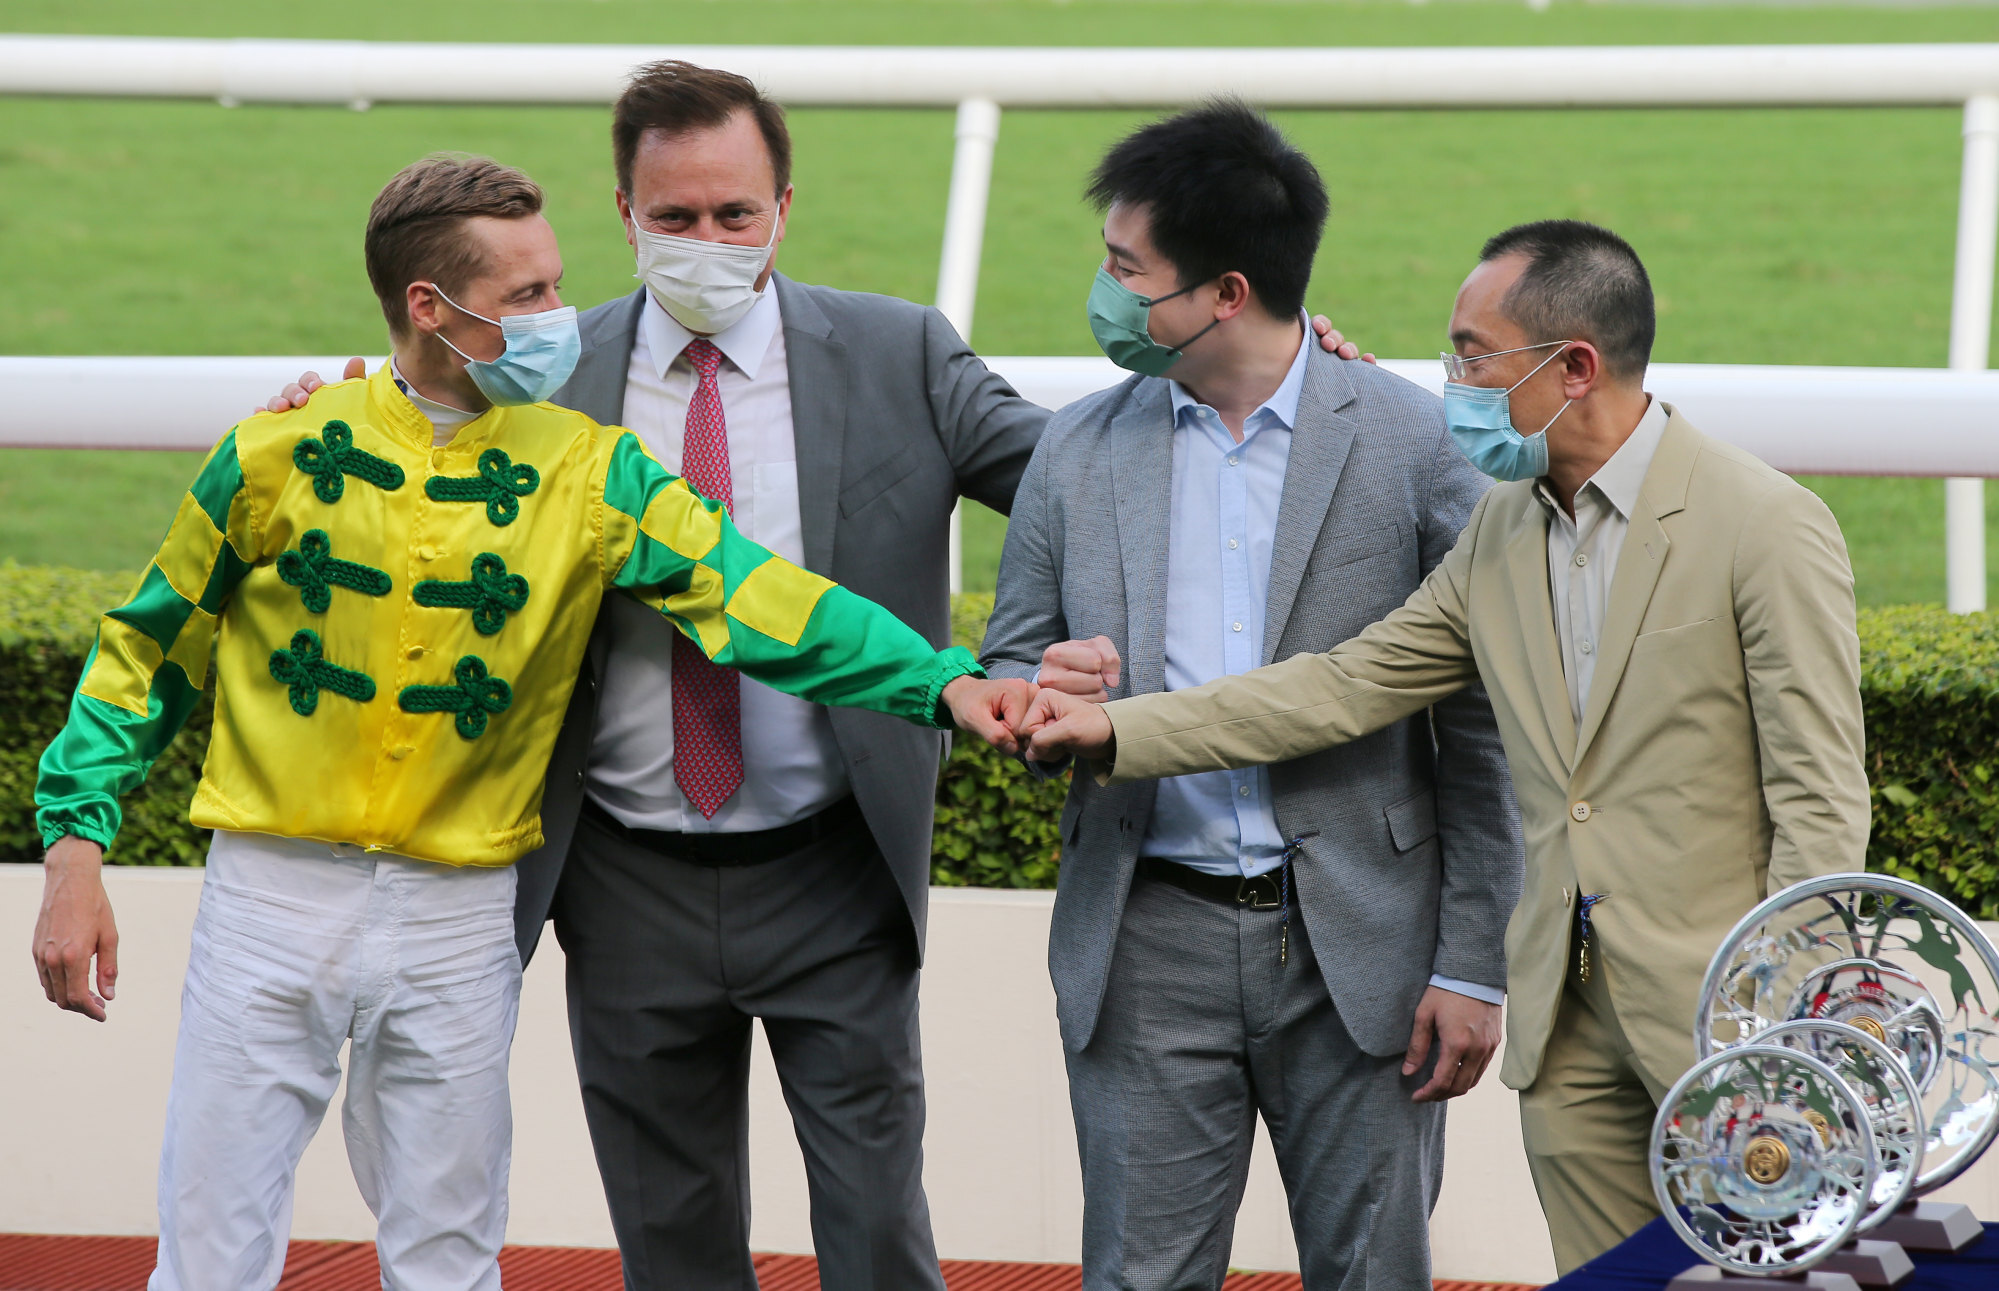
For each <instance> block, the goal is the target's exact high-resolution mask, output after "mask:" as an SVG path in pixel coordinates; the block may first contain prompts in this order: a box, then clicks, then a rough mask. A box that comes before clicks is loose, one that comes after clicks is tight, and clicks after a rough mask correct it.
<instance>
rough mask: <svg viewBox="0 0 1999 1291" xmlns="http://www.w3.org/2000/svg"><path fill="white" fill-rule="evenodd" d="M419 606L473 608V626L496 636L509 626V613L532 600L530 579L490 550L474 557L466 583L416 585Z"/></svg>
mask: <svg viewBox="0 0 1999 1291" xmlns="http://www.w3.org/2000/svg"><path fill="white" fill-rule="evenodd" d="M414 595H415V597H416V603H417V604H418V605H426V606H429V607H430V608H431V609H434V610H470V611H472V626H473V627H475V628H477V629H478V630H479V635H481V636H488V637H489V636H492V635H493V634H494V633H495V632H498V631H499V630H500V629H501V628H503V627H505V626H507V615H509V614H518V613H520V611H521V607H522V606H524V605H526V604H527V603H528V580H527V579H525V578H522V577H521V576H520V575H519V574H509V573H508V572H507V562H506V561H504V560H502V559H500V558H499V557H498V556H496V555H494V554H493V553H492V552H490V551H482V552H480V553H479V554H478V555H476V556H474V557H473V558H472V577H471V578H470V579H468V580H466V581H465V582H462V583H447V582H445V581H444V580H442V579H437V578H426V579H424V580H423V581H422V582H421V583H418V584H417V585H416V591H415V593H414Z"/></svg>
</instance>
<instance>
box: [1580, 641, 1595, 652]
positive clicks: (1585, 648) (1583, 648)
mask: <svg viewBox="0 0 1999 1291" xmlns="http://www.w3.org/2000/svg"><path fill="white" fill-rule="evenodd" d="M1593 648H1594V647H1592V646H1591V645H1590V643H1589V642H1587V641H1585V642H1583V643H1582V644H1581V645H1579V646H1577V647H1576V649H1578V650H1580V651H1582V652H1583V653H1584V654H1588V653H1589V652H1590V650H1591V649H1593Z"/></svg>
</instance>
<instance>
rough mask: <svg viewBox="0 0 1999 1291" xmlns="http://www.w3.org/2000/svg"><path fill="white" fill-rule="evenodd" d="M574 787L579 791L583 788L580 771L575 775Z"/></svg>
mask: <svg viewBox="0 0 1999 1291" xmlns="http://www.w3.org/2000/svg"><path fill="white" fill-rule="evenodd" d="M576 787H577V788H578V789H581V788H582V787H583V773H582V772H581V771H578V772H577V773H576Z"/></svg>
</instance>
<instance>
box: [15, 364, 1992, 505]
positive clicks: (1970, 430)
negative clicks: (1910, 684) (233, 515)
mask: <svg viewBox="0 0 1999 1291" xmlns="http://www.w3.org/2000/svg"><path fill="white" fill-rule="evenodd" d="M345 361H346V360H345V358H344V357H342V356H305V355H294V356H288V357H287V356H279V357H270V358H87V359H86V358H0V390H6V391H8V392H9V394H8V397H7V398H6V399H4V400H0V448H153V449H195V450H206V449H207V448H209V447H210V446H211V445H212V444H214V442H215V441H216V440H217V439H218V438H220V437H221V434H222V432H223V431H224V430H226V429H227V428H228V427H229V426H230V425H231V424H232V423H233V422H235V421H237V420H239V419H240V418H242V417H243V415H244V414H245V413H247V412H249V411H250V409H251V408H252V407H254V406H256V405H257V404H259V403H260V402H261V401H262V400H264V399H267V398H269V397H270V396H271V395H272V394H273V393H275V392H276V391H277V390H278V389H279V388H280V387H281V386H283V385H284V384H285V382H287V381H290V380H292V379H293V378H295V377H297V376H298V374H299V373H301V372H304V371H306V370H307V369H312V370H314V371H317V372H322V373H329V372H338V371H339V370H340V367H341V364H342V363H344V362H345ZM382 361H383V360H382V359H380V358H371V359H369V360H368V366H369V370H370V371H373V370H374V368H375V367H376V366H377V365H378V364H380V363H381V362H382ZM986 362H987V363H988V364H990V365H991V366H992V368H993V370H994V371H996V372H998V373H999V374H1000V375H1001V376H1003V377H1005V378H1006V379H1007V380H1008V381H1010V382H1012V383H1013V386H1014V388H1015V389H1016V390H1019V391H1020V392H1021V393H1022V394H1023V395H1026V396H1027V397H1028V398H1029V399H1032V400H1034V401H1035V402H1036V403H1039V404H1042V405H1044V406H1045V407H1049V408H1059V407H1061V406H1062V405H1063V404H1065V403H1068V402H1069V401H1071V400H1073V399H1077V398H1080V397H1082V396H1083V395H1086V394H1088V393H1090V392H1091V391H1093V390H1101V389H1103V388H1104V387H1105V386H1108V385H1111V384H1112V383H1113V382H1116V381H1119V380H1122V379H1123V378H1124V377H1125V375H1126V374H1125V373H1123V372H1120V371H1119V370H1118V369H1117V368H1115V367H1113V366H1112V365H1111V362H1110V360H1108V359H1103V358H988V359H987V360H986ZM1382 366H1384V367H1386V368H1388V369H1389V370H1390V371H1392V372H1394V373H1396V374H1397V375H1399V376H1403V377H1406V378H1408V379H1409V380H1411V381H1414V382H1416V383H1417V384H1419V385H1423V386H1427V387H1429V388H1430V389H1433V390H1436V389H1441V388H1442V387H1443V375H1444V374H1443V365H1442V364H1440V363H1438V362H1437V361H1436V360H1435V359H1400V360H1389V361H1387V362H1385V363H1384V364H1383V365H1382ZM1645 386H1646V389H1648V390H1651V391H1653V392H1655V393H1656V394H1658V395H1659V397H1660V398H1662V399H1665V400H1667V401H1668V402H1671V403H1674V404H1676V405H1679V406H1682V407H1684V408H1686V409H1687V410H1688V411H1689V415H1691V416H1692V417H1693V418H1694V419H1695V420H1696V423H1697V424H1698V425H1699V426H1700V427H1701V429H1703V430H1705V431H1707V432H1709V433H1710V434H1713V435H1716V436H1718V437H1720V438H1722V439H1725V440H1727V441H1729V442H1730V443H1733V444H1736V445H1739V446H1740V447H1742V448H1746V449H1748V450H1749V451H1750V452H1752V453H1755V454H1756V455H1757V456H1758V457H1761V458H1762V459H1764V460H1765V461H1767V462H1769V463H1771V464H1772V465H1774V466H1776V467H1778V468H1780V469H1782V470H1786V471H1790V472H1793V473H1794V474H1801V475H1803V474H1825V475H1926V476H1939V475H1943V476H1988V475H1990V476H1999V435H1995V434H1993V433H1992V428H1993V427H1994V426H1999V372H1950V371H1945V370H1942V369H1923V368H1847V367H1839V368H1802V367H1797V368H1791V367H1736V366H1727V365H1720V364H1704V363H1656V364H1654V365H1653V366H1652V369H1651V371H1650V372H1648V373H1647V374H1646V380H1645ZM1889 427H1906V428H1908V429H1907V430H1906V431H1905V432H1903V433H1883V432H1884V428H1889Z"/></svg>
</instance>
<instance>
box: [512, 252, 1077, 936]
mask: <svg viewBox="0 0 1999 1291" xmlns="http://www.w3.org/2000/svg"><path fill="white" fill-rule="evenodd" d="M773 282H774V284H775V286H776V290H777V299H778V306H779V309H780V311H781V312H782V314H783V316H784V344H785V354H786V363H787V367H788V370H789V373H790V383H791V418H792V427H793V436H794V438H795V440H796V442H797V447H798V502H799V510H800V512H801V513H802V514H801V519H802V521H803V528H804V535H805V565H806V567H807V568H809V569H811V570H813V571H814V572H816V573H819V574H823V575H825V576H826V577H828V578H830V579H832V580H833V581H835V582H837V583H842V584H845V585H846V586H847V587H849V588H852V589H853V590H854V591H856V592H858V593H860V594H861V595H862V596H865V597H867V598H868V599H869V600H871V601H875V602H877V603H879V604H881V605H883V606H885V607H887V608H888V609H889V610H892V611H893V612H894V613H895V614H896V616H897V617H899V618H901V619H902V620H903V621H904V622H906V623H908V624H909V625H910V626H911V627H913V628H915V629H916V630H917V631H919V632H921V633H923V635H924V636H925V637H927V638H929V640H930V641H931V643H932V644H933V645H936V646H938V647H940V648H941V647H943V646H945V645H948V644H950V637H951V604H950V597H949V595H948V593H947V587H948V582H947V580H948V577H949V571H948V570H947V568H946V562H947V561H948V559H949V535H950V518H951V509H952V507H953V506H954V505H955V504H956V502H957V499H958V497H959V495H960V494H962V495H964V496H965V497H968V498H973V499H975V500H977V501H979V502H983V503H985V504H986V505H987V506H989V507H992V508H994V509H995V510H997V511H1001V512H1005V511H1009V510H1011V509H1012V505H1013V494H1014V489H1015V488H1016V486H1018V484H1019V482H1020V474H1021V471H1022V470H1023V469H1025V467H1026V465H1027V461H1028V458H1029V456H1030V455H1031V454H1032V453H1033V451H1034V445H1035V443H1036V441H1038V440H1039V438H1040V436H1041V431H1042V428H1043V427H1044V426H1045V425H1046V424H1047V422H1048V412H1047V410H1046V409H1044V408H1041V407H1039V406H1038V405H1036V404H1033V403H1030V402H1028V401H1027V400H1025V399H1023V398H1021V397H1020V396H1019V395H1018V394H1016V393H1014V391H1013V389H1012V388H1011V387H1010V386H1008V385H1007V384H1006V382H1004V381H1002V380H1001V379H1000V378H999V377H998V376H996V375H994V374H993V373H992V372H991V371H989V370H988V369H987V368H986V365H985V364H983V363H981V362H980V361H979V359H978V357H977V356H976V355H974V354H973V353H972V351H971V348H970V347H969V346H967V345H966V344H965V342H964V341H963V340H962V339H960V338H959V336H958V333H957V331H956V330H955V329H953V328H952V326H951V324H950V323H949V322H947V321H946V320H945V318H944V316H943V315H942V314H940V313H938V312H937V311H936V310H934V309H930V308H927V307H925V306H922V305H914V304H911V303H910V302H908V301H906V300H897V299H895V298H893V297H890V296H872V295H865V294H862V293H860V292H851V291H837V290H834V289H833V288H830V287H811V286H806V285H804V284H802V283H796V282H793V281H791V280H790V279H788V278H785V277H783V276H782V275H774V276H773ZM644 305H645V292H644V289H643V288H641V289H640V290H638V291H635V292H633V293H632V294H631V295H629V296H626V297H625V298H623V299H622V300H614V301H611V302H609V303H608V304H603V305H599V306H597V307H596V308H595V309H592V310H589V311H587V312H586V313H584V314H583V315H582V317H581V318H580V319H579V320H578V325H579V327H580V329H581V331H582V334H583V355H582V357H581V358H580V359H579V360H578V361H577V364H576V372H575V375H573V376H572V377H570V379H569V384H567V385H566V386H564V387H563V388H562V389H561V390H560V391H558V392H557V393H556V395H555V398H554V400H553V402H555V403H558V404H562V405H564V406H566V407H570V408H574V409H576V410H577V411H579V412H581V413H583V414H585V415H586V416H589V417H591V418H592V419H594V420H596V421H598V422H601V423H604V424H606V425H616V424H619V423H621V422H622V421H623V420H624V412H625V374H626V371H627V369H628V367H629V366H630V363H631V355H632V343H633V339H634V337H635V336H636V335H637V331H638V322H639V315H640V312H641V310H642V309H643V307H644ZM658 626H659V634H660V641H659V648H660V649H661V650H666V649H668V648H670V641H671V633H672V631H673V629H672V628H671V627H669V626H668V625H667V624H666V623H665V622H664V621H663V620H662V621H661V622H660V623H659V625H658ZM608 649H609V640H608V637H607V635H606V631H605V619H604V617H603V616H601V615H600V616H599V618H598V622H597V630H596V632H595V633H594V635H593V636H592V638H591V642H590V650H589V652H588V655H587V657H586V659H585V663H584V670H583V676H582V678H581V680H580V682H579V684H578V685H577V687H576V691H575V694H574V696H573V698H572V699H571V701H570V705H569V712H568V714H567V716H566V717H565V718H564V719H563V726H562V733H561V735H560V737H559V738H558V739H557V741H556V747H555V754H554V756H553V758H552V759H551V760H550V762H549V770H548V784H547V788H546V790H545V792H544V795H543V798H542V807H541V820H542V832H543V834H544V836H545V837H546V840H547V841H546V842H545V843H544V844H543V845H542V847H541V848H540V849H538V850H536V851H534V852H532V853H530V854H529V855H527V856H525V857H523V858H522V859H521V860H520V861H519V862H517V863H516V864H517V866H518V868H519V872H520V879H519V882H520V887H519V891H518V895H517V896H516V898H515V906H514V911H515V933H516V936H517V938H518V942H519V945H520V950H521V959H522V962H526V960H527V958H528V957H529V956H530V955H531V954H532V953H533V952H534V947H535V943H536V941H537V940H538V939H539V938H540V936H541V929H542V925H543V924H544V923H545V922H546V921H547V919H548V915H549V909H550V907H551V905H552V903H553V901H554V897H555V889H556V884H557V882H558V880H559V879H560V877H561V874H562V865H563V861H564V859H565V858H566V857H567V855H568V853H569V843H570V839H571V837H572V836H573V835H574V833H575V829H576V819H577V813H578V812H579V811H580V810H581V808H582V805H583V780H584V769H585V767H586V765H587V763H588V759H589V750H590V737H591V733H592V732H593V731H594V729H595V728H596V720H597V694H598V688H597V678H598V677H599V676H601V675H602V673H603V665H604V659H605V656H606V653H607V651H608ZM832 720H833V734H834V737H835V739H836V740H837V741H838V743H839V746H840V756H841V759H842V761H843V762H844V763H845V765H846V769H847V777H848V780H849V781H850V782H851V783H852V784H853V787H854V796H855V798H856V799H857V800H858V801H859V803H860V807H861V813H862V815H863V816H865V817H866V818H867V822H868V828H869V829H870V830H871V831H872V832H873V834H874V837H875V842H876V843H877V844H878V845H879V846H880V848H881V851H882V855H883V856H884V857H886V858H887V860H888V864H889V868H890V869H891V870H892V871H893V872H894V874H895V880H896V884H897V886H898V887H899V888H901V890H902V894H903V898H904V900H905V901H906V902H907V903H908V905H909V915H910V919H911V921H912V922H913V923H914V925H915V928H916V938H917V945H918V947H919V948H921V946H922V944H923V931H924V923H925V919H926V916H927V912H928V908H929V896H930V826H931V816H932V808H933V804H934V801H935V797H936V790H937V771H938V766H939V762H940V760H941V758H942V755H943V752H944V747H945V745H944V736H943V735H942V733H940V732H937V731H930V730H923V729H921V728H919V727H916V726H913V725H911V724H909V723H907V722H903V721H898V720H897V719H895V718H893V717H886V716H883V715H882V714H879V713H870V712H864V711H862V710H860V709H854V708H835V709H833V710H832Z"/></svg>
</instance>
